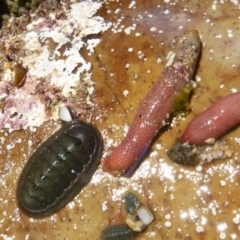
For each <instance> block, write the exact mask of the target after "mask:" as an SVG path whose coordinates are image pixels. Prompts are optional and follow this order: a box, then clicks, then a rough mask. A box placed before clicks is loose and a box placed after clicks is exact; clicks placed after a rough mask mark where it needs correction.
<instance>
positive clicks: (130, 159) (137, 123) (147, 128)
mask: <svg viewBox="0 0 240 240" xmlns="http://www.w3.org/2000/svg"><path fill="white" fill-rule="evenodd" d="M180 72H181V71H180V69H179V70H177V69H172V68H168V69H165V70H164V72H163V75H162V77H161V78H160V79H158V81H157V82H156V83H155V85H154V87H153V88H152V90H151V91H150V92H149V94H148V95H147V97H146V98H145V100H144V101H143V103H142V105H141V107H140V109H139V110H138V113H137V115H136V116H135V119H134V120H133V123H132V124H131V126H130V128H129V130H128V133H127V135H126V137H125V138H124V139H123V141H122V142H121V144H120V145H119V146H118V147H117V148H116V149H115V150H114V151H113V153H112V155H111V156H110V157H109V158H107V159H106V160H105V161H104V164H105V167H106V168H108V169H111V170H113V171H122V170H124V169H127V168H129V167H130V166H131V165H132V164H133V163H134V162H135V161H136V159H137V158H138V157H139V155H140V154H141V153H142V151H143V149H144V147H145V146H146V145H147V144H148V143H150V142H151V140H152V139H153V137H154V136H155V135H156V133H157V132H158V131H159V129H160V128H161V126H162V125H163V124H164V120H167V119H168V117H169V115H170V114H171V112H172V109H173V102H174V96H175V94H176V93H177V92H178V91H179V90H181V89H182V88H184V86H185V85H186V84H187V82H186V80H185V79H184V77H183V75H182V74H181V73H180ZM173 73H174V74H173Z"/></svg>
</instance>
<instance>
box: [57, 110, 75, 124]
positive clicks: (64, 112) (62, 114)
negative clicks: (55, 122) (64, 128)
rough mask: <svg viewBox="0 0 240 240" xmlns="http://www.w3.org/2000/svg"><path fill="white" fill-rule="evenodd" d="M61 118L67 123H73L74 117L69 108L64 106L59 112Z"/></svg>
mask: <svg viewBox="0 0 240 240" xmlns="http://www.w3.org/2000/svg"><path fill="white" fill-rule="evenodd" d="M59 118H60V119H61V120H63V121H65V122H70V121H72V116H71V113H70V111H69V109H68V107H66V106H64V107H61V108H60V110H59Z"/></svg>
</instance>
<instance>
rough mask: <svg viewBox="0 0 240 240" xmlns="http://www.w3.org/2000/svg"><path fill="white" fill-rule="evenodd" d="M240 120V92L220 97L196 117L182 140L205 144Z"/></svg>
mask: <svg viewBox="0 0 240 240" xmlns="http://www.w3.org/2000/svg"><path fill="white" fill-rule="evenodd" d="M239 122H240V92H237V93H233V94H230V95H228V96H226V97H224V98H222V99H220V100H219V101H217V102H215V103H214V104H213V105H212V106H211V107H210V108H208V109H207V110H206V111H204V112H203V113H202V114H200V115H198V116H197V117H195V118H194V119H193V120H192V121H191V122H190V124H189V125H188V127H187V128H186V130H185V131H184V133H183V135H182V136H181V138H180V141H181V142H189V144H195V145H203V144H204V143H205V141H206V140H207V139H209V138H214V139H218V138H219V137H221V136H222V135H223V134H225V133H226V132H227V131H228V130H229V129H231V128H232V127H234V126H235V125H236V124H237V123H239Z"/></svg>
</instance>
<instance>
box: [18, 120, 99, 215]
mask: <svg viewBox="0 0 240 240" xmlns="http://www.w3.org/2000/svg"><path fill="white" fill-rule="evenodd" d="M102 151H103V141H102V137H101V134H100V133H99V131H98V130H97V129H96V128H95V127H94V126H93V125H91V124H89V123H85V122H82V121H79V120H73V121H70V122H68V123H66V124H65V125H64V126H63V127H62V128H61V129H60V130H58V131H57V132H56V133H54V134H53V135H52V136H51V137H50V138H49V139H48V140H47V141H46V142H44V143H43V144H42V145H41V146H40V147H39V148H38V149H37V150H36V151H35V152H34V153H33V155H32V156H31V157H30V159H29V160H28V162H27V163H26V165H25V167H24V168H23V170H22V173H21V175H20V178H19V182H18V187H17V199H18V204H19V207H20V209H21V210H22V211H23V212H24V213H25V214H26V215H28V216H30V217H34V218H41V217H45V216H48V215H51V214H53V213H56V212H57V211H58V210H60V209H61V208H62V207H64V206H65V205H66V204H67V203H68V202H69V201H71V200H72V199H73V198H74V197H75V196H76V195H77V194H78V193H79V192H80V191H81V189H82V188H83V187H84V186H85V185H86V184H88V183H89V181H90V180H91V178H92V175H93V174H94V172H95V171H96V169H97V167H98V165H99V162H100V158H101V156H102Z"/></svg>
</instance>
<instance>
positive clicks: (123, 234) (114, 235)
mask: <svg viewBox="0 0 240 240" xmlns="http://www.w3.org/2000/svg"><path fill="white" fill-rule="evenodd" d="M137 234H138V232H135V231H133V230H132V229H131V228H129V227H128V225H127V224H120V225H113V226H110V227H107V228H106V229H104V230H103V231H102V234H101V237H100V238H101V240H132V239H133V238H134V237H136V236H137Z"/></svg>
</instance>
